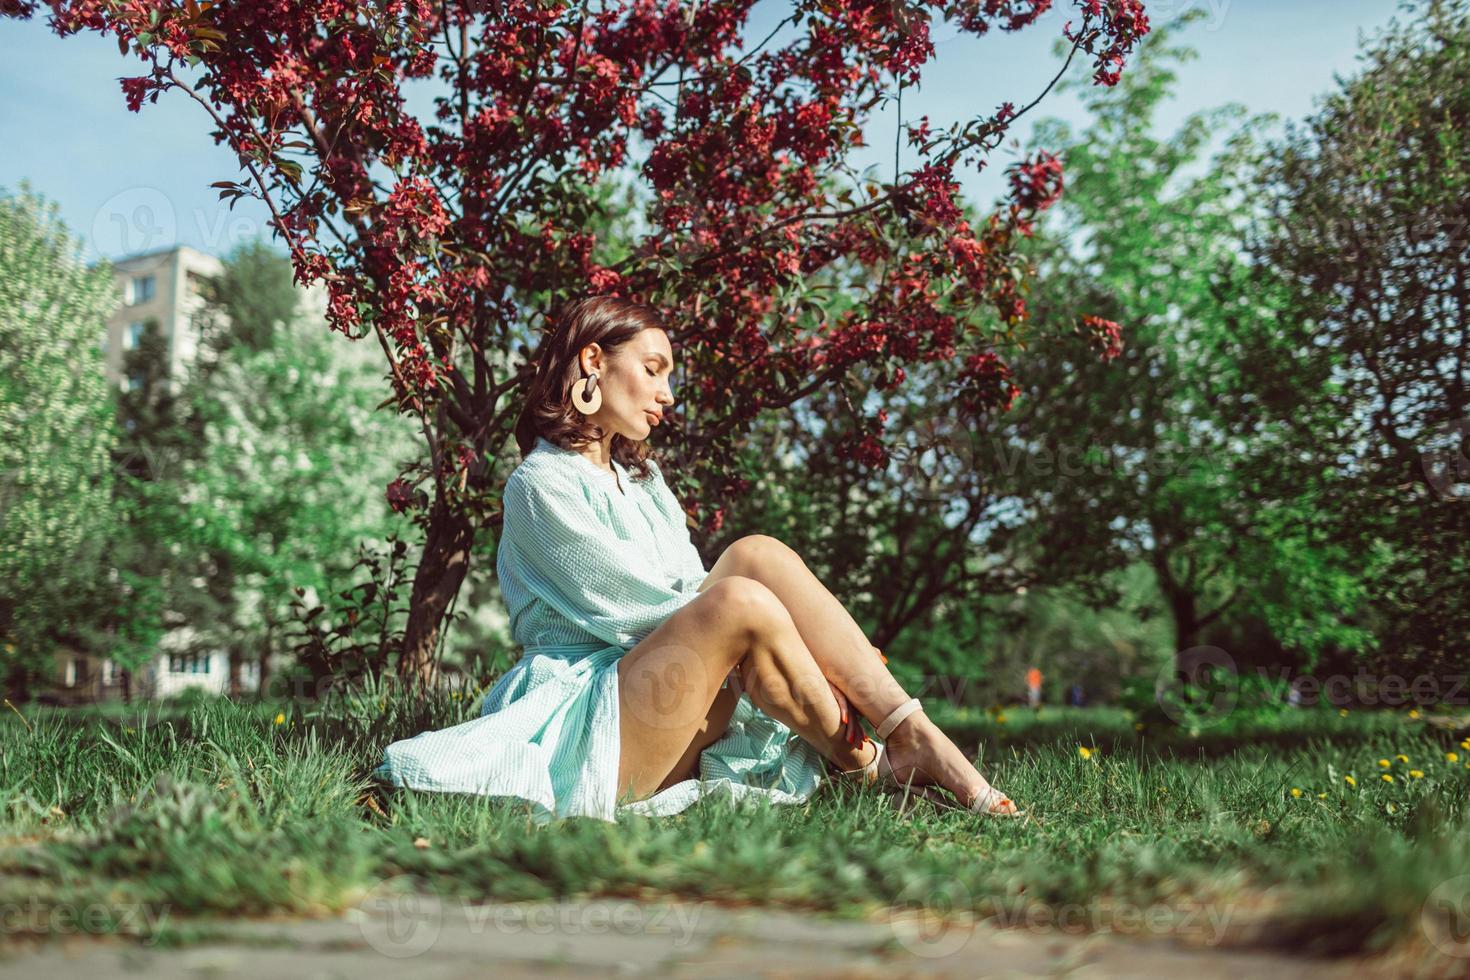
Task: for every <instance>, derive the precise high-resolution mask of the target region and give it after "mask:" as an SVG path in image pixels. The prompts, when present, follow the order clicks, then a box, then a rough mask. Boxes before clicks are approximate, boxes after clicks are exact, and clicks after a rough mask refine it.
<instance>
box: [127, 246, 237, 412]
mask: <svg viewBox="0 0 1470 980" xmlns="http://www.w3.org/2000/svg"><path fill="white" fill-rule="evenodd" d="M112 268H113V273H114V275H115V276H116V277H117V284H118V288H119V289H120V290H121V292H122V305H121V306H119V307H118V308H117V310H116V311H115V312H114V313H113V314H112V316H111V317H110V318H109V319H108V321H107V333H106V340H105V344H104V347H103V350H104V351H105V353H106V372H107V380H109V381H111V382H113V383H114V384H120V385H123V386H127V385H128V384H129V383H130V381H129V379H127V378H124V377H123V376H122V364H123V356H124V354H125V353H126V352H127V351H128V350H131V349H132V348H133V347H135V346H137V343H138V338H139V337H140V336H142V333H143V327H144V324H146V323H147V322H148V321H149V320H150V319H152V320H157V321H158V325H159V327H160V328H161V329H162V331H163V335H164V336H165V337H167V338H168V339H169V345H168V375H169V377H175V376H177V375H178V373H179V371H180V370H181V369H182V367H183V365H184V364H185V363H187V362H188V361H189V360H191V359H192V358H193V357H194V355H195V353H196V352H197V350H198V347H199V335H198V331H197V330H196V329H195V327H194V324H193V315H194V313H195V312H196V311H197V310H198V309H199V307H200V306H201V305H202V304H203V297H202V296H201V295H200V292H199V290H200V284H201V282H202V280H203V279H205V278H206V277H209V276H216V275H219V274H220V273H221V272H222V271H224V265H223V263H221V262H220V260H219V259H217V258H215V257H214V256H213V255H206V254H205V253H203V252H200V251H198V250H196V249H192V248H190V247H189V246H187V245H179V246H177V247H174V248H169V249H163V250H160V251H155V252H144V253H142V254H140V255H133V256H129V257H128V258H125V259H118V260H117V261H115V262H113V263H112Z"/></svg>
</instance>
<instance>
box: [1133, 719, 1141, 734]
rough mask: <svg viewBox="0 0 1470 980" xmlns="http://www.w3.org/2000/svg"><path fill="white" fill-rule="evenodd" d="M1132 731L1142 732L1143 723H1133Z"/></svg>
mask: <svg viewBox="0 0 1470 980" xmlns="http://www.w3.org/2000/svg"><path fill="white" fill-rule="evenodd" d="M1133 730H1134V731H1135V732H1141V731H1143V722H1141V721H1135V722H1134V723H1133Z"/></svg>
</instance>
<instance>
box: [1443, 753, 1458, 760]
mask: <svg viewBox="0 0 1470 980" xmlns="http://www.w3.org/2000/svg"><path fill="white" fill-rule="evenodd" d="M1444 761H1446V762H1459V761H1460V756H1459V753H1456V752H1446V753H1445V754H1444Z"/></svg>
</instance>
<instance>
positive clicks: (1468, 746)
mask: <svg viewBox="0 0 1470 980" xmlns="http://www.w3.org/2000/svg"><path fill="white" fill-rule="evenodd" d="M1460 748H1462V749H1464V750H1465V751H1466V752H1470V738H1467V739H1465V740H1464V741H1463V742H1461V743H1460Z"/></svg>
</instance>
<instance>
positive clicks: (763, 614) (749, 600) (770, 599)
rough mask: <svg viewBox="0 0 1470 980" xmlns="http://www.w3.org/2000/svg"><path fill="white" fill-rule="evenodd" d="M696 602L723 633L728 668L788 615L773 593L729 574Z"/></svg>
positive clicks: (762, 585)
mask: <svg viewBox="0 0 1470 980" xmlns="http://www.w3.org/2000/svg"><path fill="white" fill-rule="evenodd" d="M696 601H697V602H703V603H705V610H706V612H708V613H709V615H710V616H711V617H712V618H713V619H714V620H716V621H717V622H718V623H719V624H720V627H721V628H722V629H723V630H725V631H726V632H725V636H726V638H727V639H728V640H729V642H728V643H727V644H726V647H727V652H728V655H729V658H730V666H732V667H733V666H734V665H735V663H736V662H738V661H739V660H740V658H741V657H743V656H744V655H745V653H746V652H747V651H748V650H749V649H750V648H751V647H752V646H754V645H755V643H756V642H757V641H758V640H759V639H760V637H762V636H764V635H766V634H767V633H768V632H769V631H770V629H771V627H772V625H773V624H774V623H776V622H777V621H778V620H779V618H780V617H783V616H788V615H789V613H787V611H786V607H785V606H784V605H783V604H782V603H781V600H780V598H778V597H777V595H776V593H774V592H772V591H771V590H770V589H769V588H767V587H766V586H765V585H764V584H762V583H761V582H758V581H756V580H755V579H753V578H747V577H746V576H744V575H728V576H726V577H724V578H722V579H720V580H719V581H718V582H716V583H714V584H713V585H711V586H710V587H709V588H708V589H706V590H705V591H704V592H702V593H701V594H700V598H699V599H698V600H696Z"/></svg>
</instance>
